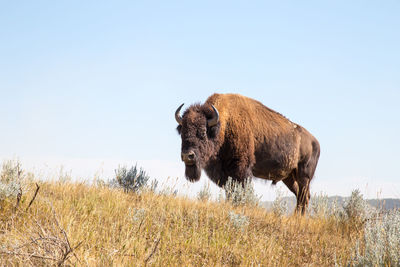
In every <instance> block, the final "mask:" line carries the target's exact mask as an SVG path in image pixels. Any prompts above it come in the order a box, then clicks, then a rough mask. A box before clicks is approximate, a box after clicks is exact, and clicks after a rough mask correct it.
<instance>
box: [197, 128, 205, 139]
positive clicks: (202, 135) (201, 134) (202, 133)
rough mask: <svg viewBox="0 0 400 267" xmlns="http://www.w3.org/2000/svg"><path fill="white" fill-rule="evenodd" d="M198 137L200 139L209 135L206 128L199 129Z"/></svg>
mask: <svg viewBox="0 0 400 267" xmlns="http://www.w3.org/2000/svg"><path fill="white" fill-rule="evenodd" d="M197 137H198V138H200V139H206V137H207V132H206V129H199V130H198V131H197Z"/></svg>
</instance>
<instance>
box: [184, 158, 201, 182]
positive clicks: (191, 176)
mask: <svg viewBox="0 0 400 267" xmlns="http://www.w3.org/2000/svg"><path fill="white" fill-rule="evenodd" d="M200 175H201V167H200V164H199V163H198V162H196V163H195V164H193V165H186V166H185V176H186V178H187V179H188V180H189V181H190V182H197V181H198V180H200Z"/></svg>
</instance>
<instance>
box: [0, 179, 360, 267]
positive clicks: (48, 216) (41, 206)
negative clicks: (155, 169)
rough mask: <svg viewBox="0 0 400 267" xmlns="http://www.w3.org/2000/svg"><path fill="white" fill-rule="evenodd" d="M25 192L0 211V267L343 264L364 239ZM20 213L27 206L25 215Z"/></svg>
mask: <svg viewBox="0 0 400 267" xmlns="http://www.w3.org/2000/svg"><path fill="white" fill-rule="evenodd" d="M39 186H40V189H39V191H38V192H37V195H36V197H35V199H34V200H33V202H32V203H31V205H30V206H29V203H30V202H31V200H32V199H33V197H34V193H35V191H36V185H35V183H33V182H31V183H30V184H28V186H27V187H26V188H27V190H25V193H24V194H23V195H22V198H21V200H20V202H19V204H18V207H17V208H16V202H17V201H16V200H15V199H6V200H3V201H2V202H0V203H1V208H0V222H1V223H0V244H1V245H0V253H1V255H0V258H1V259H0V265H35V266H37V265H47V264H49V265H50V264H51V265H57V264H60V265H61V264H65V265H88V266H111V265H115V266H118V265H126V266H142V265H152V266H238V265H242V266H334V265H335V264H337V265H340V266H343V265H346V264H347V263H348V262H350V260H351V257H352V251H353V249H354V246H355V244H356V241H357V240H359V239H360V238H361V236H362V234H363V231H362V228H360V227H358V226H357V224H352V223H349V222H347V223H346V222H341V221H338V220H337V219H335V218H333V217H328V218H318V217H317V218H312V217H310V216H305V217H301V216H289V217H287V216H280V215H277V214H274V213H272V212H267V211H266V210H265V209H263V208H259V207H254V206H253V207H252V206H239V207H237V206H232V205H231V204H229V203H228V202H208V201H196V200H191V199H187V198H182V197H176V196H172V195H163V194H156V193H153V192H151V191H148V192H143V193H140V194H135V193H124V192H123V191H122V190H119V189H113V188H109V187H105V186H94V185H87V184H84V183H68V182H67V183H62V182H42V183H39ZM28 206H29V208H28Z"/></svg>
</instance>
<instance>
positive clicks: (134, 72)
mask: <svg viewBox="0 0 400 267" xmlns="http://www.w3.org/2000/svg"><path fill="white" fill-rule="evenodd" d="M399 14H400V2H399V1H273V2H272V1H259V2H256V1H252V2H250V1H196V2H194V1H179V2H175V1H158V2H157V1H140V2H139V1H107V2H106V1H1V2H0V114H1V116H0V125H1V131H0V157H1V158H2V159H4V158H12V157H14V156H18V157H20V158H21V159H22V160H24V159H36V158H41V159H43V160H49V161H50V160H51V159H54V158H63V159H77V158H79V159H88V160H90V159H102V160H104V161H107V160H110V161H112V160H114V161H115V162H118V160H120V159H121V160H122V159H124V160H128V161H132V162H133V163H134V162H136V161H138V162H140V161H147V162H152V161H154V162H163V164H161V165H160V166H155V167H149V168H150V169H151V168H155V169H157V171H158V172H156V173H157V175H160V173H162V174H164V173H165V176H173V177H175V176H178V175H180V177H183V172H184V168H183V164H182V163H181V162H180V156H179V153H180V137H179V136H178V135H177V134H176V131H175V127H176V122H175V120H174V115H173V114H174V112H175V109H176V108H177V107H178V105H179V104H181V103H183V102H185V103H187V105H189V104H191V103H194V102H204V101H205V99H206V98H207V97H208V96H209V95H211V94H212V93H214V92H233V93H240V94H243V95H246V96H250V97H252V98H255V99H257V100H260V101H261V102H263V103H264V104H265V105H267V106H269V107H271V108H273V109H275V110H277V111H279V112H280V113H282V114H284V115H285V116H287V117H288V118H289V119H291V120H292V121H294V122H297V123H299V124H301V125H303V126H304V127H305V128H307V129H308V130H309V131H310V132H311V133H313V134H314V135H315V136H316V137H317V138H318V139H319V141H320V144H321V149H322V151H321V158H320V164H319V166H318V169H317V177H316V178H315V182H314V184H315V187H316V188H317V189H318V190H324V191H326V192H328V193H329V194H345V193H348V192H349V191H350V190H351V188H354V187H357V186H358V187H365V186H368V184H369V185H370V186H371V187H373V188H370V191H374V190H375V191H379V190H381V191H382V194H383V196H395V197H400V172H399V170H398V169H399V167H400V153H399V151H400V142H399V135H400V104H399V101H400V15H399ZM169 165H171V166H172V165H173V166H178V167H176V168H172V169H173V170H171V168H165V170H163V169H162V168H163V167H162V166H164V167H165V166H169ZM149 172H152V170H149ZM153 172H154V171H153ZM182 179H184V178H182ZM202 179H204V177H203V178H202Z"/></svg>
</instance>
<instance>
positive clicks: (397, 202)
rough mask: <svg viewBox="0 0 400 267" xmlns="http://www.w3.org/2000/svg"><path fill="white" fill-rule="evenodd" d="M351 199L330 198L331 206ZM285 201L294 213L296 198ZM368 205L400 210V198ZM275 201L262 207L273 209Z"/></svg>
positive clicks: (265, 203) (374, 201)
mask: <svg viewBox="0 0 400 267" xmlns="http://www.w3.org/2000/svg"><path fill="white" fill-rule="evenodd" d="M347 199H349V197H341V196H331V197H328V202H329V205H332V203H334V202H336V203H337V204H338V205H340V206H342V205H343V204H344V203H345V202H346V200H347ZM282 200H283V201H285V202H286V203H287V206H288V210H289V212H290V211H292V210H293V209H294V208H295V206H296V198H295V197H283V198H282ZM366 201H367V203H368V204H369V205H371V206H373V207H375V208H381V209H384V210H391V209H400V199H398V198H383V199H366ZM272 203H273V201H264V202H262V203H261V206H263V207H265V208H267V209H269V208H271V207H272ZM311 204H312V198H311V200H310V205H311Z"/></svg>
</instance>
